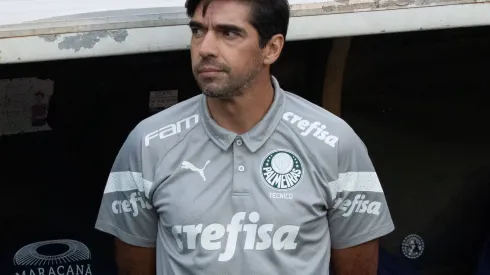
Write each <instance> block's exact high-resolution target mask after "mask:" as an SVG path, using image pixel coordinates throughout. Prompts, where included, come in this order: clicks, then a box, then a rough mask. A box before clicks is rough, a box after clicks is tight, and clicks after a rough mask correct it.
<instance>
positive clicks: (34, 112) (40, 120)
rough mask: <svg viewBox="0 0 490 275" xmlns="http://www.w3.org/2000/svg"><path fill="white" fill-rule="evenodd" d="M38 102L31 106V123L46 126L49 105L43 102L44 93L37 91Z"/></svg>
mask: <svg viewBox="0 0 490 275" xmlns="http://www.w3.org/2000/svg"><path fill="white" fill-rule="evenodd" d="M34 96H35V97H36V102H35V103H34V104H33V105H32V106H31V125H32V126H34V127H39V126H44V125H45V124H46V117H47V113H48V105H47V104H45V103H43V100H44V93H42V92H36V93H35V94H34Z"/></svg>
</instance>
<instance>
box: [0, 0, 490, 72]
mask: <svg viewBox="0 0 490 275" xmlns="http://www.w3.org/2000/svg"><path fill="white" fill-rule="evenodd" d="M489 14H490V5H486V4H467V5H448V6H438V7H424V8H414V9H398V10H389V11H372V12H355V13H342V14H329V15H319V16H303V17H293V18H291V24H290V29H289V34H288V40H308V39H317V38H330V37H341V36H355V35H366V34H379V33H390V32H407V31H418V30H421V29H424V30H431V29H443V28H455V27H471V26H483V25H490V16H489ZM78 36H79V34H63V35H59V36H57V37H56V39H53V40H50V39H47V38H46V37H38V36H31V37H16V38H7V39H0V64H1V63H18V62H32V61H41V60H56V59H69V58H84V57H97V56H110V55H119V54H133V53H145V52H157V51H171V50H183V49H187V48H188V47H189V39H190V31H189V28H188V27H187V26H185V25H178V26H165V27H154V28H137V29H128V30H127V35H125V37H124V41H119V42H118V41H117V39H114V38H111V37H110V36H105V37H100V39H95V40H100V41H98V42H96V43H93V45H88V47H86V48H84V47H81V48H80V49H78V47H80V45H78V46H76V45H73V43H72V42H69V41H75V42H77V41H78V42H79V40H78V38H79V37H78ZM75 38H76V39H75ZM95 40H94V41H95ZM67 41H68V42H67ZM63 43H65V44H63ZM89 44H90V43H89Z"/></svg>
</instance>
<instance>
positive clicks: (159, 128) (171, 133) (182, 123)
mask: <svg viewBox="0 0 490 275" xmlns="http://www.w3.org/2000/svg"><path fill="white" fill-rule="evenodd" d="M200 99H201V95H198V96H195V97H192V98H190V99H188V100H185V101H182V102H180V103H177V104H175V105H173V106H172V107H170V108H168V109H165V110H163V111H161V112H159V113H156V114H154V115H152V116H150V117H148V118H146V119H144V120H142V121H141V122H140V123H139V124H138V125H137V126H136V127H135V128H134V129H133V131H132V132H131V134H130V135H129V138H128V139H132V140H134V141H137V142H138V143H139V144H140V146H142V148H143V149H145V148H149V149H157V150H158V151H160V150H162V149H164V148H168V147H172V146H173V145H175V144H176V143H178V142H180V141H181V140H182V139H183V138H184V137H185V135H187V134H188V133H189V132H190V131H192V129H193V128H195V127H196V126H197V125H198V124H199V122H200V117H199V102H200ZM164 141H165V142H164Z"/></svg>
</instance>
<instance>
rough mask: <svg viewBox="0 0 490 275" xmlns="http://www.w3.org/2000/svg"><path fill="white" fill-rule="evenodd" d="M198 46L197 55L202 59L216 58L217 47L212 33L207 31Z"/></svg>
mask: <svg viewBox="0 0 490 275" xmlns="http://www.w3.org/2000/svg"><path fill="white" fill-rule="evenodd" d="M199 44H200V45H199V55H200V56H201V57H202V58H207V57H217V55H218V47H217V46H218V45H217V39H216V35H215V33H214V32H213V31H208V32H207V33H206V34H205V35H204V37H203V38H202V40H201V43H199Z"/></svg>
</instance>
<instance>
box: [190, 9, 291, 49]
mask: <svg viewBox="0 0 490 275" xmlns="http://www.w3.org/2000/svg"><path fill="white" fill-rule="evenodd" d="M212 1H213V0H187V1H186V3H185V7H186V9H187V16H189V17H193V16H194V13H195V12H196V9H197V6H199V4H201V3H202V4H203V5H204V8H203V15H204V14H206V10H207V8H208V6H209V4H211V2H212ZM235 1H242V2H248V3H250V5H251V16H250V17H251V18H250V24H251V25H252V26H254V28H255V29H256V30H257V32H258V33H259V44H260V45H259V46H260V47H261V48H262V47H264V46H265V45H266V44H267V43H268V42H269V41H270V39H271V38H272V37H273V36H274V35H276V34H282V35H283V36H284V38H286V34H287V32H288V25H289V3H288V1H287V0H235Z"/></svg>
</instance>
